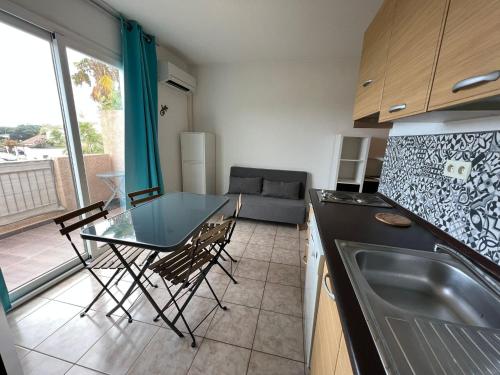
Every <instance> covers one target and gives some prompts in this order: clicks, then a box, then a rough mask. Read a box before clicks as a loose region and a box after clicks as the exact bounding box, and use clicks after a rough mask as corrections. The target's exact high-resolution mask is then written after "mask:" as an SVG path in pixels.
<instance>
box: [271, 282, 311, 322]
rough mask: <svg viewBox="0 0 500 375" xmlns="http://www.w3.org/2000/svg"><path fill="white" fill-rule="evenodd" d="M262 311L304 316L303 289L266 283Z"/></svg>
mask: <svg viewBox="0 0 500 375" xmlns="http://www.w3.org/2000/svg"><path fill="white" fill-rule="evenodd" d="M262 309H263V310H268V311H274V312H278V313H282V314H289V315H295V316H302V289H301V288H296V287H294V286H287V285H280V284H272V283H266V288H265V290H264V298H263V299H262Z"/></svg>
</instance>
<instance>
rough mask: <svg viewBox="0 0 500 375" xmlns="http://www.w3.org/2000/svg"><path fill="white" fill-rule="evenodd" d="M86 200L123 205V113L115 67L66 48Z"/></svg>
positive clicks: (118, 208)
mask: <svg viewBox="0 0 500 375" xmlns="http://www.w3.org/2000/svg"><path fill="white" fill-rule="evenodd" d="M67 57H68V65H69V71H70V75H71V86H72V91H73V99H74V102H75V107H76V114H77V120H78V129H79V135H80V141H81V146H82V152H83V159H84V164H85V175H86V177H87V185H88V188H89V195H90V200H91V201H92V202H95V201H100V200H102V201H104V202H105V207H106V208H107V210H108V211H109V212H110V214H111V215H113V214H116V213H119V212H122V211H123V210H124V209H125V193H124V189H125V174H124V173H125V172H124V171H125V165H124V164H125V160H124V159H125V154H124V144H125V138H124V126H125V123H124V117H123V106H122V91H121V87H122V84H121V74H120V70H119V68H118V67H116V66H113V65H111V64H108V63H105V62H103V61H101V60H99V59H97V58H95V57H93V56H90V55H87V54H84V53H82V52H79V51H76V50H74V49H71V48H67Z"/></svg>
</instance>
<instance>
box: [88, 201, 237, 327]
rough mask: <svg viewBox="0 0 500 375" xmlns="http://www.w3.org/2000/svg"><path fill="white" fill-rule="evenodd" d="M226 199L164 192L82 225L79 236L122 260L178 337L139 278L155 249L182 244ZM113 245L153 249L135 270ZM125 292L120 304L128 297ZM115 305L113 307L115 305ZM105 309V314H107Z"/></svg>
mask: <svg viewBox="0 0 500 375" xmlns="http://www.w3.org/2000/svg"><path fill="white" fill-rule="evenodd" d="M228 201H229V200H228V199H227V198H225V197H222V196H216V195H200V194H192V193H167V194H165V195H163V196H162V197H160V198H157V199H155V200H152V201H150V202H148V203H145V204H142V205H140V206H137V207H135V208H132V209H130V210H127V211H125V212H123V213H121V214H119V215H116V216H114V217H112V218H109V219H107V220H104V221H101V222H99V223H96V224H94V225H92V226H89V227H87V228H85V229H83V230H82V231H81V232H80V235H81V237H82V238H83V239H86V240H92V241H97V242H104V243H107V244H108V245H109V246H110V248H111V249H112V250H113V252H114V253H115V254H116V256H117V257H118V259H119V260H120V261H121V262H122V264H123V266H124V267H125V269H126V270H127V272H128V273H129V274H130V275H131V276H132V279H133V280H134V282H133V283H132V286H131V287H130V288H129V291H132V290H133V289H134V288H135V286H136V285H137V286H138V287H139V288H140V289H141V291H142V292H143V293H144V295H145V297H146V298H147V299H148V301H149V302H150V303H151V305H152V306H153V308H154V309H155V310H156V312H157V313H158V315H159V316H160V317H161V318H162V320H163V321H164V322H165V323H166V324H167V325H168V326H169V327H170V328H171V329H172V330H173V331H174V332H176V333H177V335H179V336H180V337H183V335H182V333H181V332H180V331H179V330H178V329H177V328H176V327H175V325H174V324H173V323H172V322H171V321H170V320H168V319H167V317H166V316H165V314H164V313H163V312H162V310H161V308H160V307H159V306H158V304H157V303H156V302H155V300H154V299H153V297H152V296H151V295H150V294H149V292H148V290H147V288H146V287H145V286H144V285H143V284H142V283H141V282H140V280H141V278H142V276H143V275H144V273H145V272H146V270H147V269H148V267H149V265H150V264H151V263H152V262H153V261H154V259H155V258H156V256H157V255H158V253H161V252H171V251H174V250H176V249H177V248H179V247H180V246H182V245H183V244H185V243H186V241H188V240H189V238H191V236H192V235H193V234H194V233H195V232H196V231H197V230H198V229H199V228H200V227H201V226H202V225H203V223H205V222H206V221H207V220H208V219H209V218H210V217H211V216H212V215H213V214H214V213H216V212H217V211H218V210H219V209H220V208H221V207H222V206H224V205H225V204H226V203H227V202H228ZM117 245H127V246H134V247H139V248H144V249H149V250H153V252H152V253H151V255H150V256H148V257H147V259H146V261H145V262H144V265H143V267H142V268H141V269H140V271H139V272H138V273H137V274H136V273H135V272H134V271H133V270H132V268H131V267H130V265H129V264H128V263H127V262H126V261H125V259H124V258H123V256H122V254H121V253H120V250H119V249H118V247H117ZM128 295H129V293H126V294H125V296H124V297H123V299H122V301H121V302H120V304H122V303H123V302H124V301H125V299H126V298H127V297H128ZM119 306H120V305H118V306H117V307H116V308H118V307H119ZM111 313H112V311H111V312H109V313H108V314H111Z"/></svg>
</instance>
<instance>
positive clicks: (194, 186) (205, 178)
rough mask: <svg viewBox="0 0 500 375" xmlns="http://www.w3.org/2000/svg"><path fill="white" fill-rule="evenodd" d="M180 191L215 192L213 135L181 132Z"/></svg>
mask: <svg viewBox="0 0 500 375" xmlns="http://www.w3.org/2000/svg"><path fill="white" fill-rule="evenodd" d="M181 161H182V191H185V192H189V193H196V194H215V135H214V134H212V133H206V132H184V133H181Z"/></svg>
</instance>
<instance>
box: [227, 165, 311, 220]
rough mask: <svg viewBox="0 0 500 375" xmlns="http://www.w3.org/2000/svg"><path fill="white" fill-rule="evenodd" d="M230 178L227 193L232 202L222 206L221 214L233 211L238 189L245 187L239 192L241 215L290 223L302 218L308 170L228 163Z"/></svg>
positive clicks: (304, 217)
mask: <svg viewBox="0 0 500 375" xmlns="http://www.w3.org/2000/svg"><path fill="white" fill-rule="evenodd" d="M233 177H236V178H233ZM252 178H253V179H252ZM257 178H261V181H262V185H261V186H260V188H258V187H257V186H256V181H258V179H257ZM230 179H231V181H230V187H229V188H230V190H229V192H228V193H227V194H226V196H227V197H229V198H230V199H231V202H228V204H226V205H225V206H224V208H223V209H222V214H223V215H224V216H230V215H232V214H233V211H234V207H235V203H236V199H237V198H238V196H239V193H240V192H241V191H247V192H246V193H245V192H243V193H242V208H241V212H240V217H243V218H247V219H256V220H265V221H274V222H279V223H289V224H303V223H304V222H305V219H306V207H307V206H306V203H305V191H306V183H307V172H298V171H284V170H274V169H258V168H245V167H231V173H230ZM245 184H247V185H252V184H253V186H251V187H248V186H244V185H245ZM231 189H232V190H233V191H231ZM240 189H241V191H240ZM249 190H252V192H251V193H248V191H249ZM283 196H286V197H287V198H284V197H283ZM289 198H290V199H289Z"/></svg>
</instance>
